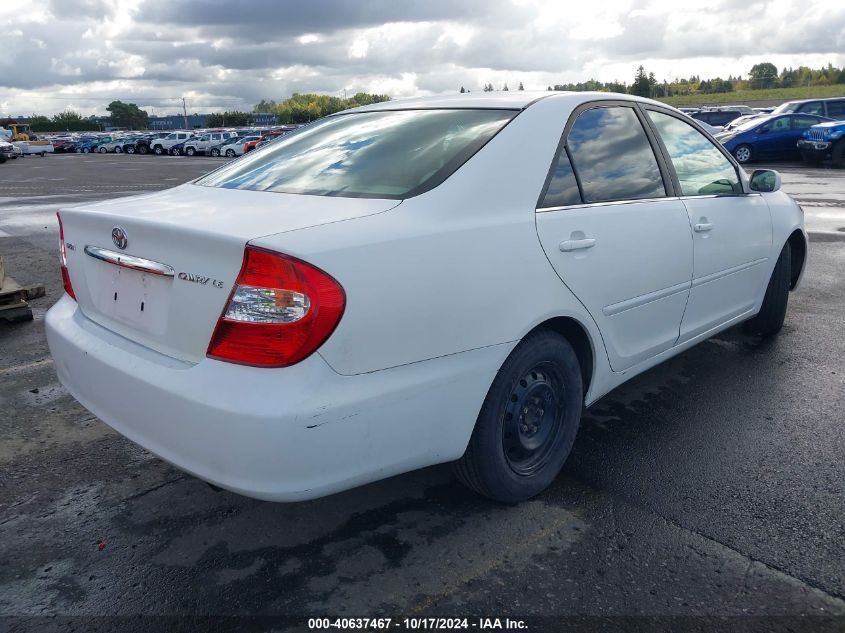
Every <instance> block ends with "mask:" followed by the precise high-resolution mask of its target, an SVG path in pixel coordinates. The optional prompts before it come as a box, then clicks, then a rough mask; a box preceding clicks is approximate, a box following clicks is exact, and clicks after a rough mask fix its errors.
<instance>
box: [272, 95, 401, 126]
mask: <svg viewBox="0 0 845 633" xmlns="http://www.w3.org/2000/svg"><path fill="white" fill-rule="evenodd" d="M389 100H390V97H389V96H388V95H384V94H369V93H366V92H358V93H356V94H355V95H354V96H352V97H350V98H349V99H341V98H340V97H333V96H330V95H318V94H299V93H294V94H293V95H291V96H290V97H289V98H287V99H285V100H284V101H280V102H278V103H276V105H275V106H274V108H273V112H274V113H275V114H276V115H277V116H278V118H279V122H280V123H308V122H309V121H313V120H315V119H319V118H320V117H324V116H327V115H329V114H334V113H335V112H340V111H341V110H346V109H348V108H357V107H358V106H362V105H369V104H371V103H380V102H382V101H389Z"/></svg>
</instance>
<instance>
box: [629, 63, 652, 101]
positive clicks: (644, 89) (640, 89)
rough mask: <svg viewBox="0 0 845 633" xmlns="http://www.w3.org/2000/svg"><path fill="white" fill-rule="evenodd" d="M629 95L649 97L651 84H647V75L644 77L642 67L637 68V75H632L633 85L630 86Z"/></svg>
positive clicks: (644, 73)
mask: <svg viewBox="0 0 845 633" xmlns="http://www.w3.org/2000/svg"><path fill="white" fill-rule="evenodd" d="M652 76H653V75H652ZM631 94H632V95H638V96H640V97H650V96H651V83H649V80H648V75H646V72H645V68H643V67H642V66H639V67H638V68H637V73H636V75H634V83H633V84H632V85H631Z"/></svg>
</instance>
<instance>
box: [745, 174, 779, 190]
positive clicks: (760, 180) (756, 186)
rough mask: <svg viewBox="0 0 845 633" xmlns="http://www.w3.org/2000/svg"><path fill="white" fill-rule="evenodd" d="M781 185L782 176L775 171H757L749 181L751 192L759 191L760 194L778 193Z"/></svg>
mask: <svg viewBox="0 0 845 633" xmlns="http://www.w3.org/2000/svg"><path fill="white" fill-rule="evenodd" d="M781 184H782V183H781V178H780V174H779V173H778V172H776V171H775V170H774V169H755V170H754V172H753V173H752V174H751V180H750V181H749V187H750V188H751V191H759V192H760V193H772V192H773V191H778V190H779V189H780V186H781Z"/></svg>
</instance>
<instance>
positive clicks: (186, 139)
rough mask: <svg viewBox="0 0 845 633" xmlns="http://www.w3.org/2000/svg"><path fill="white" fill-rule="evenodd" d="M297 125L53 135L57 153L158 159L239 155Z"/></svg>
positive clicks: (230, 156) (52, 139) (233, 156)
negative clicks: (163, 156) (154, 155)
mask: <svg viewBox="0 0 845 633" xmlns="http://www.w3.org/2000/svg"><path fill="white" fill-rule="evenodd" d="M296 127H297V126H290V125H289V126H279V127H274V128H268V129H229V130H176V131H172V132H155V133H149V132H137V133H131V132H130V133H126V132H123V133H106V134H83V135H66V136H53V137H52V138H50V140H51V141H52V144H53V148H54V150H55V151H56V152H59V153H71V152H76V153H80V154H88V153H97V154H108V153H115V154H156V155H158V156H162V155H170V156H181V155H186V156H197V155H205V156H227V157H229V158H235V157H237V156H241V155H243V154H245V153H247V152H249V151H251V150H253V149H255V147H256V146H257V145H258V144H259V143H263V142H269V141H271V140H273V139H274V138H277V137H279V136H281V135H283V134H286V133H287V132H290V131H291V130H293V129H295V128H296Z"/></svg>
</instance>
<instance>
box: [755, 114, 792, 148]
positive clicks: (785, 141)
mask: <svg viewBox="0 0 845 633" xmlns="http://www.w3.org/2000/svg"><path fill="white" fill-rule="evenodd" d="M791 118H792V117H791V116H790V115H788V114H787V115H784V116H780V117H777V118H774V119H772V120H771V121H767V122H766V123H765V124H763V125H761V126H760V127H759V128H757V138H756V139H755V140H754V147H753V150H752V151H753V154H754V157H755V158H771V157H778V156H780V155H782V154H785V153H789V143H790V141H791V139H792V129H791V126H792V124H791V122H790V119H791Z"/></svg>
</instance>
